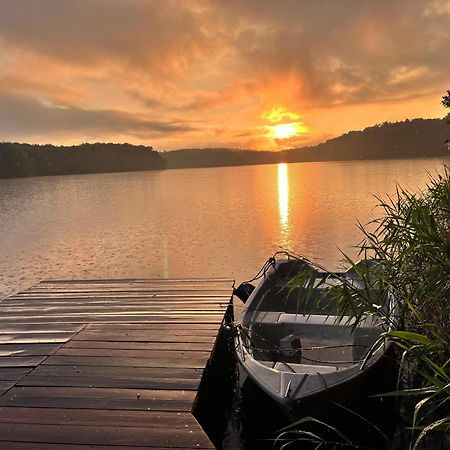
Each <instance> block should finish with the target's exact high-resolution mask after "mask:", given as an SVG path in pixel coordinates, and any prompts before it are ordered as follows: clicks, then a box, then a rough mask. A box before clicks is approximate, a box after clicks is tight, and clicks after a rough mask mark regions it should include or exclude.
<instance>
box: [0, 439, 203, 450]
mask: <svg viewBox="0 0 450 450" xmlns="http://www.w3.org/2000/svg"><path fill="white" fill-rule="evenodd" d="M173 448H174V447H171V448H168V447H151V446H148V447H140V446H139V447H136V446H134V445H133V446H132V447H130V446H128V445H125V446H124V445H120V446H119V445H106V446H104V445H83V444H80V445H77V444H50V443H48V442H46V443H45V444H42V443H39V442H11V441H0V450H173ZM199 448H200V447H195V448H189V447H184V446H183V447H177V449H179V450H197V449H199Z"/></svg>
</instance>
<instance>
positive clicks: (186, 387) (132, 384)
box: [0, 367, 200, 391]
mask: <svg viewBox="0 0 450 450" xmlns="http://www.w3.org/2000/svg"><path fill="white" fill-rule="evenodd" d="M108 369H109V367H108ZM0 383H12V385H14V384H15V383H14V382H6V381H5V382H0ZM12 385H11V386H12ZM11 386H9V387H8V388H7V389H9V388H10V387H11ZM17 386H28V387H31V386H35V387H47V386H51V387H85V388H89V387H92V386H97V387H100V386H101V387H102V388H116V389H156V390H163V389H169V390H183V391H197V390H198V388H199V386H200V379H197V380H193V379H187V378H177V379H173V378H156V377H154V378H144V377H142V378H140V377H137V376H134V375H133V376H132V377H131V378H123V377H120V378H116V377H114V376H110V375H103V376H98V377H88V376H85V375H83V376H73V377H61V376H59V377H54V376H45V377H41V376H37V375H34V374H30V375H29V376H27V377H25V379H24V380H21V381H19V382H18V383H17Z"/></svg>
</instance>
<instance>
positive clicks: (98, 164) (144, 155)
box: [0, 142, 166, 178]
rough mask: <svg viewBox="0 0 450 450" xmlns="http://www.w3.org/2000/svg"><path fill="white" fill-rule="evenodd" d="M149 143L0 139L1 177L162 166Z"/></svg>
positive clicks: (142, 168) (145, 168)
mask: <svg viewBox="0 0 450 450" xmlns="http://www.w3.org/2000/svg"><path fill="white" fill-rule="evenodd" d="M165 167H166V160H165V159H164V158H163V157H162V156H161V155H160V154H159V153H158V152H157V151H155V150H153V148H152V147H146V146H143V145H131V144H112V143H95V144H81V145H74V146H54V145H31V144H19V143H16V142H2V143H0V178H13V177H30V176H42V175H68V174H82V173H103V172H127V171H137V170H152V169H163V168H165Z"/></svg>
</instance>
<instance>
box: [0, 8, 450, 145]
mask: <svg viewBox="0 0 450 450" xmlns="http://www.w3.org/2000/svg"><path fill="white" fill-rule="evenodd" d="M449 55H450V0H402V1H400V0H374V1H371V0H314V1H312V0H311V1H309V0H308V1H307V0H278V1H273V0H241V1H237V0H0V141H18V142H30V143H53V144H58V145H67V144H78V143H81V142H99V141H100V142H129V143H134V144H144V145H150V146H153V147H154V148H155V149H157V150H172V149H178V148H194V147H233V148H248V149H257V150H280V149H284V148H293V147H301V146H306V145H314V144H317V143H319V142H322V141H324V140H326V139H329V138H331V137H334V136H338V135H340V134H342V133H345V132H347V131H350V130H359V129H363V128H365V127H367V126H371V125H374V124H377V123H382V122H385V121H400V120H405V119H407V118H409V119H412V118H416V117H424V118H435V117H444V116H445V113H446V110H445V109H444V108H443V106H442V105H441V104H440V101H441V97H442V95H444V94H445V92H446V91H447V89H450V56H449Z"/></svg>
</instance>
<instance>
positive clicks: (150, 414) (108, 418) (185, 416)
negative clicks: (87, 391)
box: [0, 407, 198, 429]
mask: <svg viewBox="0 0 450 450" xmlns="http://www.w3.org/2000/svg"><path fill="white" fill-rule="evenodd" d="M0 423H23V424H35V423H39V424H42V425H45V424H47V425H51V424H61V425H78V426H82V425H92V426H104V425H108V426H112V427H115V426H118V427H131V428H132V427H141V428H164V427H169V428H183V429H184V428H187V429H191V428H196V427H198V424H197V421H196V420H195V419H194V418H193V417H192V415H191V414H190V413H183V412H176V413H174V412H167V411H117V410H102V409H95V410H92V409H60V408H20V407H0Z"/></svg>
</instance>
